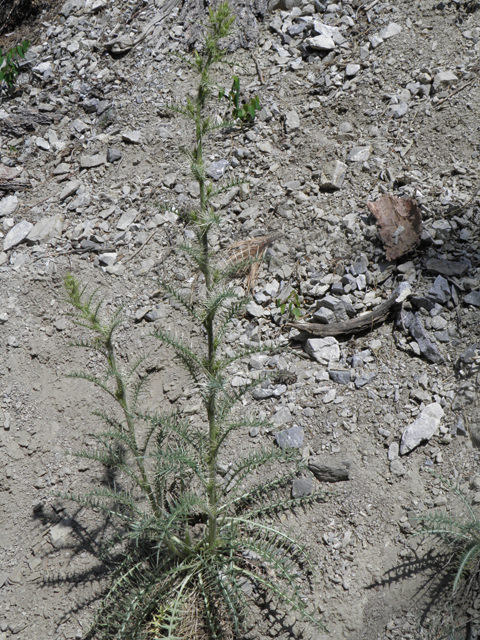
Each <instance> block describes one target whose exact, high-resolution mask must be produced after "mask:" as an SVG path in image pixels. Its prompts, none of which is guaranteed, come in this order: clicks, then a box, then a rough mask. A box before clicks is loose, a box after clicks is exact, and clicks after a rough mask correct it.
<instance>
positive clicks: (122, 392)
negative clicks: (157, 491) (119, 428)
mask: <svg viewBox="0 0 480 640" xmlns="http://www.w3.org/2000/svg"><path fill="white" fill-rule="evenodd" d="M105 346H106V348H107V359H108V365H109V367H110V370H111V371H113V372H114V375H115V381H116V384H117V392H116V396H117V399H118V402H119V403H120V406H121V407H122V409H123V414H124V416H125V421H126V423H127V427H128V432H129V435H130V438H131V442H132V447H133V454H134V457H135V462H136V465H137V468H138V470H139V472H140V476H141V478H142V489H143V490H144V491H145V493H146V495H147V497H148V500H149V502H150V505H151V507H152V510H153V513H154V514H155V516H156V517H159V516H160V510H159V508H158V504H157V501H156V499H155V495H154V493H153V490H152V487H151V486H150V482H149V481H148V477H147V472H146V471H145V464H144V459H143V456H142V455H140V452H139V450H138V445H137V438H136V434H135V424H134V422H133V420H132V415H131V413H130V410H129V408H128V397H127V390H126V388H125V385H124V383H123V380H122V377H121V375H120V374H119V372H118V369H117V363H116V359H115V347H114V345H113V343H112V339H111V336H109V337H108V338H107V341H106V345H105Z"/></svg>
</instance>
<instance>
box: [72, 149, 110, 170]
mask: <svg viewBox="0 0 480 640" xmlns="http://www.w3.org/2000/svg"><path fill="white" fill-rule="evenodd" d="M106 161H107V156H106V154H105V153H97V154H96V155H94V156H80V158H79V164H80V166H81V167H82V169H92V168H94V167H100V166H101V165H103V164H105V162H106Z"/></svg>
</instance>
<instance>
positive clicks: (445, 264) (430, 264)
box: [426, 257, 472, 277]
mask: <svg viewBox="0 0 480 640" xmlns="http://www.w3.org/2000/svg"><path fill="white" fill-rule="evenodd" d="M426 266H427V269H428V270H429V271H433V273H440V274H441V275H442V276H455V277H461V276H463V275H465V274H466V273H467V272H468V271H470V270H471V268H472V263H471V262H470V260H469V259H468V258H463V257H462V258H459V259H458V260H455V261H454V260H443V259H442V258H429V259H428V260H427V265H426Z"/></svg>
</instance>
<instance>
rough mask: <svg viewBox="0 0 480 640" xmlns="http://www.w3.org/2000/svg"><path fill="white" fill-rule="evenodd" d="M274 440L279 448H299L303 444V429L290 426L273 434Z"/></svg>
mask: <svg viewBox="0 0 480 640" xmlns="http://www.w3.org/2000/svg"><path fill="white" fill-rule="evenodd" d="M275 442H276V444H277V446H279V447H280V448H281V449H300V447H302V446H303V429H302V428H301V427H297V426H295V427H290V429H285V430H284V431H279V432H278V433H276V434H275Z"/></svg>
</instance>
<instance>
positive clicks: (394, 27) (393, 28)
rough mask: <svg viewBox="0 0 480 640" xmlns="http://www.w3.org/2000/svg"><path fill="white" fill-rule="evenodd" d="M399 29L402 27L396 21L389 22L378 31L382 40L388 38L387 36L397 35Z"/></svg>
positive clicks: (399, 31)
mask: <svg viewBox="0 0 480 640" xmlns="http://www.w3.org/2000/svg"><path fill="white" fill-rule="evenodd" d="M401 31H402V27H401V26H400V25H399V24H397V23H396V22H390V24H389V25H388V26H386V27H384V28H383V29H382V30H381V31H380V34H379V35H380V37H381V38H383V39H384V40H388V38H392V37H393V36H397V35H398V34H399V33H401Z"/></svg>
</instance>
